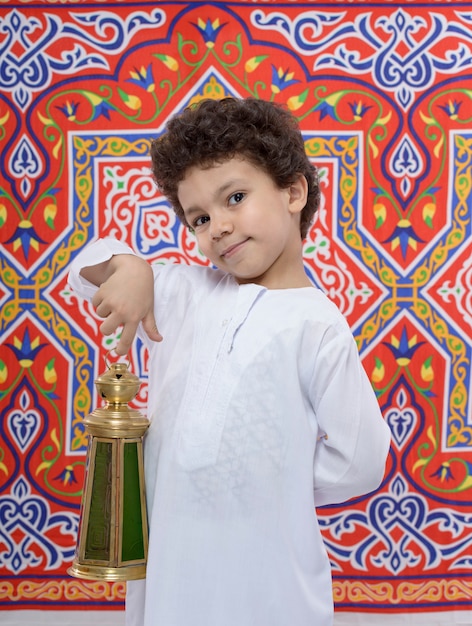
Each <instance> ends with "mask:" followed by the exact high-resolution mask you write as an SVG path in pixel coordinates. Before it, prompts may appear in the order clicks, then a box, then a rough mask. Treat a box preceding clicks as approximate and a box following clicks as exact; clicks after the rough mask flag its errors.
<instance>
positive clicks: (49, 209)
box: [43, 203, 57, 228]
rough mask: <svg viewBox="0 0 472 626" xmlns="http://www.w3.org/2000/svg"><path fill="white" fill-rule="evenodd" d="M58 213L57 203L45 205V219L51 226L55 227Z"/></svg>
mask: <svg viewBox="0 0 472 626" xmlns="http://www.w3.org/2000/svg"><path fill="white" fill-rule="evenodd" d="M56 214H57V206H56V205H55V204H52V203H49V204H47V205H46V206H45V207H44V212H43V216H44V221H45V222H46V224H47V225H48V226H49V228H54V220H55V218H56Z"/></svg>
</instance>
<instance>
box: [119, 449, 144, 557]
mask: <svg viewBox="0 0 472 626" xmlns="http://www.w3.org/2000/svg"><path fill="white" fill-rule="evenodd" d="M123 461H124V464H123V492H124V493H123V543H122V547H121V558H122V561H123V562H126V561H136V560H143V559H144V537H143V513H142V510H141V489H140V487H139V463H138V443H137V442H130V443H125V444H124V453H123Z"/></svg>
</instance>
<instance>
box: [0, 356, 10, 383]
mask: <svg viewBox="0 0 472 626" xmlns="http://www.w3.org/2000/svg"><path fill="white" fill-rule="evenodd" d="M7 378H8V367H7V365H6V363H5V362H4V361H2V360H0V385H1V384H3V383H4V382H5V381H6V379H7Z"/></svg>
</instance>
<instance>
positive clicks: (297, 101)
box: [287, 89, 309, 111]
mask: <svg viewBox="0 0 472 626" xmlns="http://www.w3.org/2000/svg"><path fill="white" fill-rule="evenodd" d="M308 92H309V90H308V89H305V91H303V92H302V93H301V94H299V95H297V96H292V97H291V98H289V99H288V100H287V106H288V108H289V109H290V111H297V110H298V109H300V108H301V107H302V106H303V105H304V104H305V102H306V98H307V96H308Z"/></svg>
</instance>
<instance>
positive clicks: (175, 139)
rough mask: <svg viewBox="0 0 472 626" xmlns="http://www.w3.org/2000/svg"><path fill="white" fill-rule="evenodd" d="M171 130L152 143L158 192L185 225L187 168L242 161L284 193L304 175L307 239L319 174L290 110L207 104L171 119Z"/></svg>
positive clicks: (252, 101) (259, 104)
mask: <svg viewBox="0 0 472 626" xmlns="http://www.w3.org/2000/svg"><path fill="white" fill-rule="evenodd" d="M166 130H167V132H165V133H164V134H163V135H161V136H160V137H158V138H157V139H155V140H153V141H152V143H151V158H152V172H153V175H154V178H155V180H156V183H157V186H158V188H159V190H160V191H161V193H163V194H164V195H165V196H166V197H167V198H168V200H169V202H170V203H171V205H172V207H173V208H174V210H175V212H176V214H177V216H178V217H179V219H180V220H181V221H182V222H183V223H184V224H185V225H187V226H188V224H187V222H186V220H185V216H184V212H183V209H182V206H181V204H180V202H179V198H178V186H179V183H180V182H181V181H182V180H183V179H184V178H185V175H186V173H187V171H188V169H189V168H191V167H193V166H195V165H197V166H199V167H212V166H213V165H215V164H216V163H222V162H225V161H228V160H230V159H232V158H233V157H235V156H242V157H243V158H246V159H248V161H250V162H251V163H253V164H254V165H255V166H256V167H259V168H261V169H262V170H263V171H265V172H266V173H267V174H268V175H269V176H270V177H271V178H272V180H273V181H274V182H275V184H276V185H277V186H278V187H279V188H280V189H286V188H287V187H289V186H290V185H291V184H293V183H294V182H295V181H296V180H297V178H298V177H299V176H300V174H302V175H303V176H305V178H306V180H307V182H308V197H307V203H306V205H305V207H304V209H303V210H302V213H301V216H300V232H301V236H302V238H305V237H306V234H307V232H308V229H309V227H310V224H311V222H312V220H313V217H314V215H315V213H316V211H317V210H318V206H319V197H320V191H319V184H318V174H317V170H316V168H315V167H314V166H313V165H312V164H311V163H310V161H309V159H308V157H307V155H306V152H305V146H304V142H303V137H302V135H301V132H300V129H299V127H298V124H297V121H296V120H295V118H294V117H293V116H292V115H291V113H290V112H289V111H287V110H286V109H284V108H283V107H282V106H280V105H278V104H275V103H273V102H268V101H265V100H258V99H256V98H246V99H236V98H224V99H222V100H202V101H201V102H200V103H199V104H197V105H195V106H190V107H188V108H186V109H185V110H184V111H183V112H182V113H181V114H180V115H177V116H175V117H173V118H171V119H170V120H169V121H168V122H167V125H166Z"/></svg>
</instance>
